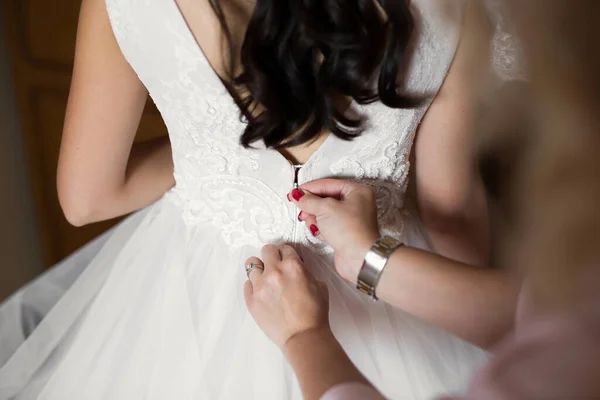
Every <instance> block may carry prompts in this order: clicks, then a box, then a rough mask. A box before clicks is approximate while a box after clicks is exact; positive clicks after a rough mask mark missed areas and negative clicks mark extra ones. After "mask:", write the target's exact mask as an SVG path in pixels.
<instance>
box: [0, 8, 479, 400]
mask: <svg viewBox="0 0 600 400" xmlns="http://www.w3.org/2000/svg"><path fill="white" fill-rule="evenodd" d="M440 3H441V2H440V1H439V0H416V1H413V7H414V9H415V13H416V17H417V22H418V23H417V35H416V40H415V42H414V43H413V44H414V53H413V55H412V57H411V62H410V68H409V69H408V81H407V86H406V89H407V90H409V91H411V92H413V93H418V94H427V95H431V96H433V95H435V93H436V92H437V90H438V89H439V87H440V85H441V83H442V81H443V79H444V77H445V75H446V72H447V70H448V68H449V66H450V63H451V61H452V59H453V56H454V53H455V50H456V46H457V42H458V38H459V28H458V26H457V25H455V24H452V23H450V22H449V20H448V18H447V17H448V15H447V14H446V13H445V12H446V11H447V9H446V8H444V7H442V6H441V5H440ZM449 4H453V5H454V8H455V9H454V11H455V15H454V16H455V17H456V20H458V19H460V15H461V14H462V9H461V8H462V6H458V4H459V2H458V1H452V2H451V3H449ZM107 5H108V11H109V15H110V18H111V22H112V25H113V29H114V32H115V35H116V38H117V40H118V42H119V45H120V46H121V49H122V51H123V53H124V55H125V56H126V58H127V60H128V61H129V62H130V63H131V65H132V66H133V68H134V69H135V70H136V72H137V73H138V75H139V77H140V78H141V80H142V81H143V82H144V84H145V85H146V87H147V88H148V90H149V91H150V94H151V96H152V98H153V99H154V101H155V102H156V105H157V107H158V109H159V110H160V112H161V113H162V116H163V118H164V120H165V122H166V124H167V126H168V129H169V134H170V137H171V141H172V146H173V158H174V163H175V176H176V182H177V184H176V187H175V188H174V189H173V190H171V191H170V192H169V193H168V194H167V195H166V196H165V197H164V198H163V199H162V200H160V201H158V202H157V203H155V204H154V205H152V206H151V207H149V208H148V209H146V210H144V211H142V212H139V213H137V214H135V215H133V216H132V217H130V218H128V219H127V220H126V221H125V222H123V223H122V224H120V225H119V226H118V227H117V228H116V229H115V230H114V231H113V232H111V233H110V234H108V235H107V236H106V237H104V238H102V239H100V240H99V241H98V242H95V243H93V244H92V245H91V247H88V248H85V249H83V250H82V251H80V252H79V253H76V254H75V255H74V256H73V257H72V258H71V259H70V260H67V261H66V262H65V263H64V264H62V265H59V266H57V267H56V268H55V270H53V271H51V272H50V273H49V274H48V275H47V276H45V277H42V278H41V279H40V280H39V281H37V282H35V283H34V284H33V286H30V287H27V288H25V289H24V290H23V291H21V292H19V293H18V294H17V295H15V296H14V297H13V298H12V300H11V301H9V302H8V303H6V304H5V305H4V306H3V307H2V308H0V317H1V316H2V315H3V314H2V313H3V312H4V315H5V316H6V315H8V317H6V318H4V317H3V319H2V320H0V323H2V324H6V323H7V322H6V321H8V323H9V324H14V323H15V322H16V321H18V320H23V319H24V318H25V317H24V316H23V315H19V313H20V312H21V311H22V310H28V309H31V307H29V308H28V307H26V305H27V304H26V301H27V300H26V298H27V296H28V294H31V293H33V292H35V289H34V288H35V287H38V288H39V287H44V284H45V283H48V282H50V283H51V282H52V280H53V279H57V280H56V281H57V282H58V281H60V282H61V285H59V286H62V289H61V290H60V291H62V290H64V291H65V293H64V295H62V297H60V299H58V297H59V296H57V295H56V294H55V295H52V296H49V297H48V298H47V299H43V300H42V303H44V304H45V307H46V308H49V306H50V305H54V306H53V307H52V308H51V310H50V311H49V312H48V310H44V309H42V310H41V311H40V312H37V314H35V313H34V314H35V315H38V319H39V318H41V316H43V315H44V314H46V313H47V315H46V316H45V318H43V320H42V321H41V322H40V323H39V325H37V327H36V328H35V330H33V332H29V331H30V330H31V329H29V328H28V329H22V330H21V329H18V331H19V332H18V333H17V334H16V335H15V336H12V337H11V338H10V339H8V340H6V344H4V339H3V342H0V343H3V344H2V348H0V350H1V351H6V352H7V353H10V355H7V353H5V354H0V362H2V364H0V365H2V366H1V367H0V399H2V400H6V399H13V398H16V399H52V400H68V399H77V400H81V399H86V400H94V399H111V400H119V399H123V400H134V399H178V400H179V399H276V400H281V399H300V398H301V393H300V390H299V387H298V384H297V382H296V379H295V377H294V375H293V373H292V371H291V369H290V368H289V366H288V365H287V364H286V361H285V359H284V358H283V356H282V354H281V353H280V352H279V351H278V349H277V348H275V347H274V345H272V344H271V343H270V342H269V341H268V339H267V338H266V337H265V336H264V335H263V334H262V332H261V331H260V330H259V328H258V327H257V326H256V325H255V323H254V322H253V320H252V318H251V317H250V315H249V314H248V312H247V310H246V307H245V305H244V300H243V293H242V286H243V283H244V281H245V279H246V277H245V273H244V268H243V262H244V260H245V259H246V258H247V257H248V256H251V255H257V254H258V253H259V249H260V247H261V246H262V245H263V244H264V243H267V242H278V241H286V242H290V243H293V244H295V245H296V248H297V249H298V251H299V252H300V253H301V254H302V256H303V258H304V260H305V262H306V264H307V266H308V267H309V268H310V269H311V270H312V271H313V272H314V274H315V275H317V277H318V278H319V279H321V280H323V281H325V282H327V284H328V285H329V289H330V295H331V323H332V327H333V329H334V332H335V334H336V336H337V338H338V339H339V340H340V342H341V343H342V345H343V346H344V348H345V349H346V350H347V352H348V354H349V356H350V357H351V359H352V360H353V361H354V362H355V363H356V365H357V366H358V367H359V368H360V370H361V371H362V372H363V373H365V375H366V376H367V377H368V378H369V379H370V380H371V381H372V382H373V383H374V384H375V385H376V386H377V387H378V388H381V390H382V392H383V393H384V394H385V395H386V396H388V397H390V398H394V399H425V398H429V397H432V396H433V395H436V394H441V393H446V392H448V391H454V392H456V391H459V392H460V391H462V390H463V389H464V388H465V386H466V383H467V381H468V379H469V378H470V376H471V374H472V372H473V371H474V369H475V368H476V367H477V366H479V365H481V363H482V362H483V361H484V359H485V358H486V355H485V353H484V352H483V351H481V350H479V349H476V348H474V347H472V346H470V345H468V344H466V343H464V342H462V341H460V340H458V339H456V338H454V337H453V336H451V335H449V334H447V333H445V332H442V331H440V330H439V329H437V328H435V327H432V326H429V325H427V324H425V323H423V322H421V321H419V320H417V319H415V318H414V317H411V316H409V315H407V314H405V313H403V312H400V311H397V310H393V309H392V308H391V307H389V306H387V305H385V304H383V303H381V302H379V303H374V302H372V301H371V300H369V299H368V298H366V297H364V296H363V295H361V294H360V293H358V292H357V291H356V290H355V288H353V287H352V286H351V285H349V284H347V283H345V282H344V281H343V280H342V279H341V278H339V277H338V276H337V275H336V274H335V272H334V269H333V266H332V260H333V258H332V254H331V249H329V248H328V247H327V246H324V245H322V244H320V243H318V242H317V241H316V240H315V239H313V238H312V236H311V235H310V233H309V232H307V230H306V229H305V227H304V225H303V224H301V223H299V222H298V221H297V219H296V215H297V212H298V210H297V209H295V207H294V206H292V205H291V204H290V203H288V202H287V200H286V193H288V192H289V191H290V190H291V186H292V182H293V171H292V168H291V166H290V165H289V163H288V162H287V161H286V160H285V159H284V158H283V157H282V156H281V155H280V154H279V153H278V152H276V151H273V150H269V149H264V148H259V149H255V150H247V149H243V148H242V147H240V146H239V144H238V142H239V137H240V134H241V132H242V130H243V128H244V124H243V123H242V122H240V120H239V110H238V109H237V107H236V105H235V103H234V102H233V101H232V99H231V97H230V96H229V94H228V92H227V90H226V89H225V88H224V87H223V85H222V83H221V81H220V80H219V78H218V76H217V75H216V74H215V73H214V72H213V70H212V69H211V68H210V65H209V64H208V62H207V60H206V59H205V57H204V56H203V53H202V52H201V49H200V48H199V47H198V45H197V43H196V42H195V40H194V38H193V35H192V34H191V32H190V31H189V28H188V27H187V25H186V23H185V20H184V18H183V17H182V15H181V14H180V12H179V9H178V8H177V6H176V3H175V2H174V0H136V1H132V0H108V1H107ZM442 10H444V12H442ZM455 22H456V21H455ZM352 108H353V111H354V112H360V113H363V114H365V115H366V116H368V118H369V126H368V129H367V131H366V132H365V133H364V135H363V136H361V137H360V138H359V139H357V140H355V141H353V142H344V141H341V140H339V139H337V138H335V137H334V136H330V137H329V138H328V139H327V141H326V142H325V143H324V144H323V146H322V147H321V148H320V149H319V150H318V151H317V152H316V153H315V154H314V155H313V156H312V157H311V159H310V160H309V162H308V163H307V164H306V165H305V166H304V167H303V168H302V170H301V171H300V181H301V182H306V181H310V180H314V179H318V178H323V177H331V176H338V177H344V178H350V179H357V180H361V181H364V182H369V183H370V184H372V185H373V186H374V187H375V188H376V190H377V195H378V208H379V217H380V222H381V226H382V228H383V229H384V230H385V231H386V232H389V233H393V234H395V235H396V236H399V237H402V239H403V240H404V241H405V242H407V243H408V244H412V245H416V246H419V247H426V246H427V245H426V242H425V240H424V239H423V236H422V235H421V233H420V229H419V224H418V222H417V221H416V217H415V214H414V213H412V212H410V211H409V210H407V208H406V207H404V193H405V189H406V185H407V179H408V178H407V176H408V170H409V162H408V154H409V152H410V149H411V146H412V141H413V137H414V134H415V130H416V127H417V125H418V123H419V122H420V120H421V118H422V116H423V114H424V113H425V111H426V109H427V106H423V107H421V108H419V109H416V110H393V109H388V108H386V107H384V106H382V105H381V104H372V105H369V106H358V105H356V104H354V105H353V106H352ZM36 285H37V286H36ZM47 287H50V286H47ZM66 287H68V289H67V288H66ZM60 291H59V292H60ZM56 293H58V292H56ZM54 303H55V304H54ZM15 310H17V311H15ZM19 310H20V311H19ZM11 318H12V319H11ZM37 322H38V321H35V323H36V324H37ZM4 326H7V325H3V328H2V329H3V330H0V332H4ZM6 332H9V330H8V329H7V330H6ZM9 336H10V334H9ZM25 336H28V337H27V338H26V339H25ZM20 342H22V343H20ZM19 343H20V345H19Z"/></svg>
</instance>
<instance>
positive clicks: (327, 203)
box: [323, 197, 337, 210]
mask: <svg viewBox="0 0 600 400" xmlns="http://www.w3.org/2000/svg"><path fill="white" fill-rule="evenodd" d="M336 204H337V200H335V199H333V198H331V197H328V198H326V199H324V200H323V208H324V209H326V210H331V209H333V208H334V207H335V205H336Z"/></svg>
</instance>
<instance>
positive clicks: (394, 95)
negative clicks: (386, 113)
mask: <svg viewBox="0 0 600 400" xmlns="http://www.w3.org/2000/svg"><path fill="white" fill-rule="evenodd" d="M210 4H211V7H212V8H213V10H214V12H215V14H216V16H217V17H218V19H219V21H220V23H221V25H222V28H223V31H224V33H225V40H226V41H227V43H228V45H229V48H230V51H231V52H232V54H230V56H231V57H230V60H231V61H230V65H229V70H230V71H229V73H230V77H231V85H232V86H233V87H232V88H230V89H233V90H231V91H232V92H233V93H236V92H239V91H238V90H234V89H236V88H238V89H239V88H242V89H243V90H245V91H246V93H247V95H245V96H243V97H241V98H238V99H237V100H238V105H239V107H240V110H241V114H242V117H245V118H247V119H248V125H247V127H246V130H245V132H244V133H243V135H242V137H241V143H242V144H243V145H244V146H245V147H249V146H250V145H251V144H252V143H254V142H256V141H259V140H262V141H264V143H265V145H266V146H268V147H272V148H284V147H291V146H296V145H299V144H303V143H307V142H310V141H311V140H314V139H316V138H317V137H318V135H319V134H320V133H321V132H322V131H323V129H327V130H329V131H331V133H333V134H334V135H336V136H338V137H339V138H342V139H344V140H350V139H352V138H354V137H356V136H358V135H360V133H361V132H362V126H363V123H364V121H363V119H362V118H360V117H356V118H351V117H348V116H346V115H345V114H344V112H342V111H340V110H339V109H338V107H336V99H338V98H339V96H348V97H350V98H352V99H354V100H355V101H356V102H358V103H359V104H368V103H372V102H374V101H377V100H380V101H381V102H382V103H383V104H385V105H387V106H389V107H394V108H411V107H414V106H416V105H417V103H418V101H416V100H415V99H412V98H410V97H408V96H404V95H402V94H401V93H399V91H398V74H399V71H400V66H401V63H402V61H403V60H404V59H405V53H406V49H407V47H408V43H409V39H410V36H411V32H412V29H413V17H412V15H411V12H410V10H409V7H408V5H407V2H405V1H404V0H257V2H256V8H255V10H254V13H253V15H252V18H251V19H250V22H249V25H248V28H247V32H246V36H245V38H244V42H243V45H242V50H241V59H240V62H241V66H242V68H243V72H242V73H241V74H240V75H238V76H235V73H234V61H233V60H235V59H236V58H237V57H234V54H233V48H234V47H233V45H232V43H233V40H232V37H231V33H230V30H229V29H228V27H227V23H226V21H225V16H224V13H223V10H222V8H221V6H220V4H219V1H218V0H210ZM376 74H378V85H377V89H376V90H374V89H373V88H372V87H371V84H370V83H371V82H372V81H373V78H374V77H375V76H376ZM238 97H239V96H238ZM256 105H260V106H261V110H263V111H261V112H260V113H258V115H255V116H254V115H253V111H255V107H256Z"/></svg>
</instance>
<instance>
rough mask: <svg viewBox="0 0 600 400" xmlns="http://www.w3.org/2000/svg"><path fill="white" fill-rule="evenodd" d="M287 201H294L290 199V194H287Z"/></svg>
mask: <svg viewBox="0 0 600 400" xmlns="http://www.w3.org/2000/svg"><path fill="white" fill-rule="evenodd" d="M287 199H288V201H292V198H291V197H290V194H289V193H288V194H287Z"/></svg>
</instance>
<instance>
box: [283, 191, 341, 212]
mask: <svg viewBox="0 0 600 400" xmlns="http://www.w3.org/2000/svg"><path fill="white" fill-rule="evenodd" d="M290 199H291V201H292V202H293V203H296V205H297V206H298V208H300V210H301V211H302V214H303V215H304V214H313V215H323V213H324V212H325V211H326V210H327V206H328V205H330V204H331V202H332V201H334V202H335V201H336V200H335V199H334V198H327V197H319V196H316V195H315V194H313V193H311V192H309V191H307V190H304V189H294V190H292V193H291V195H290Z"/></svg>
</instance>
